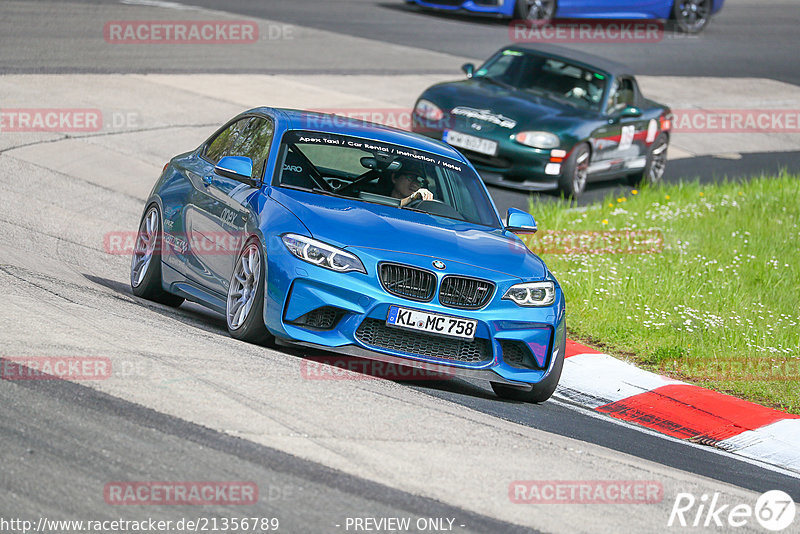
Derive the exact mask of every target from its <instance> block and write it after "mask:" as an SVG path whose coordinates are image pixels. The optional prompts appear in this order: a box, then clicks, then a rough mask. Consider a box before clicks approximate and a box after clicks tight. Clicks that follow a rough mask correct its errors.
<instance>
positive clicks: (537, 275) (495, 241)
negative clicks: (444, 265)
mask: <svg viewBox="0 0 800 534" xmlns="http://www.w3.org/2000/svg"><path fill="white" fill-rule="evenodd" d="M271 196H272V197H273V198H274V199H275V200H276V201H278V202H280V203H281V204H282V205H283V206H285V207H286V208H287V209H289V210H290V211H291V212H293V213H294V214H295V215H296V216H297V217H298V218H299V219H300V220H301V221H302V222H303V224H304V225H305V226H306V228H308V229H309V231H310V232H311V234H312V236H313V237H314V238H316V239H320V240H322V241H325V242H327V243H330V244H332V245H336V246H339V247H349V248H356V249H357V248H362V249H367V248H370V249H382V250H391V251H394V252H400V253H407V254H417V255H421V256H429V257H432V258H436V259H441V260H445V261H451V262H458V263H463V264H466V265H470V266H473V267H476V268H479V269H487V270H490V271H495V272H498V273H503V274H506V275H509V276H512V277H518V278H521V279H525V280H541V279H544V277H545V275H546V272H547V271H546V268H545V266H544V263H543V262H542V260H540V259H539V258H538V257H537V256H536V255H535V254H533V253H531V252H530V251H529V250H528V249H527V247H525V245H524V244H522V243H520V242H519V240H518V239H517V238H516V237H515V236H513V235H510V234H508V233H507V232H505V231H504V230H502V229H499V228H498V229H492V228H488V227H485V226H480V225H476V224H472V223H468V222H464V221H457V220H453V219H447V218H444V217H436V216H433V215H430V214H427V213H421V212H416V211H412V210H406V209H398V208H395V207H392V206H383V205H380V204H372V203H367V202H360V201H357V200H350V199H346V198H337V197H331V196H326V195H319V194H314V193H308V192H305V191H297V190H292V189H287V188H273V189H272V192H271ZM487 276H489V275H488V274H487Z"/></svg>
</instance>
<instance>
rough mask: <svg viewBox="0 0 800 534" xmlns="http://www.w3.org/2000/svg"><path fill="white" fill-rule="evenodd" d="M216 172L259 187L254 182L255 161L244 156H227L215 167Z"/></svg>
mask: <svg viewBox="0 0 800 534" xmlns="http://www.w3.org/2000/svg"><path fill="white" fill-rule="evenodd" d="M214 172H215V173H217V174H219V175H220V176H224V177H225V178H230V179H231V180H236V181H238V182H242V183H245V184H247V185H249V186H250V187H257V186H258V182H257V181H256V180H253V160H251V159H250V158H247V157H244V156H225V157H224V158H222V159H221V160H219V161H218V162H217V164H216V165H215V166H214Z"/></svg>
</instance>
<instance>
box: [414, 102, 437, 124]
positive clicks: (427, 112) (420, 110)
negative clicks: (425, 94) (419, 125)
mask: <svg viewBox="0 0 800 534" xmlns="http://www.w3.org/2000/svg"><path fill="white" fill-rule="evenodd" d="M414 112H415V113H416V114H417V115H418V116H420V117H422V118H423V119H427V120H429V121H440V120H442V119H443V118H444V112H443V111H442V110H441V108H439V106H437V105H436V104H434V103H433V102H431V101H430V100H425V99H424V98H420V99H419V102H417V105H416V107H415V108H414Z"/></svg>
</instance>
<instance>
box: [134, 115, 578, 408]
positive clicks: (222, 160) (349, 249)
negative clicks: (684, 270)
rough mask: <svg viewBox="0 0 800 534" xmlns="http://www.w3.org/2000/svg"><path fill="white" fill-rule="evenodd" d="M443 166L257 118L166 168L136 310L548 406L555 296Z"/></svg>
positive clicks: (475, 194)
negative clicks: (167, 311) (204, 315)
mask: <svg viewBox="0 0 800 534" xmlns="http://www.w3.org/2000/svg"><path fill="white" fill-rule="evenodd" d="M535 231H536V224H535V222H534V219H533V217H532V216H531V215H530V214H528V213H525V212H523V211H520V210H514V209H511V210H509V213H508V216H507V218H506V220H505V221H502V220H501V218H500V216H499V214H498V212H497V209H496V208H495V207H494V204H493V203H492V200H491V198H490V197H489V194H488V192H487V190H486V188H485V186H484V185H483V183H482V182H481V180H480V178H479V176H478V174H477V173H476V172H475V170H474V168H473V167H472V165H470V163H469V162H468V161H467V160H466V159H465V158H464V156H462V155H461V154H460V153H459V152H457V151H456V150H455V149H453V148H451V147H449V146H447V145H445V144H443V143H441V142H439V141H435V140H432V139H428V138H425V137H422V136H419V135H416V134H412V133H408V132H402V131H399V130H394V129H390V128H386V127H382V126H378V125H374V124H369V123H364V122H362V121H357V120H354V119H346V118H343V117H337V116H333V115H324V114H317V113H310V112H301V111H295V110H285V109H272V108H257V109H253V110H250V111H247V112H245V113H242V114H241V115H239V116H237V117H235V118H233V119H232V120H231V121H230V122H228V123H227V124H226V125H224V126H223V127H222V128H220V129H219V130H218V131H217V132H216V133H214V135H212V136H211V137H210V138H209V139H208V140H207V141H206V142H205V143H203V144H202V145H200V146H199V147H198V148H196V149H195V150H192V151H191V152H187V153H185V154H181V155H179V156H176V157H175V158H173V159H172V160H171V161H170V162H169V163H168V164H167V165H165V167H164V170H163V173H162V174H161V177H160V178H159V179H158V181H157V182H156V184H155V186H154V188H153V191H152V193H151V194H150V196H149V198H148V200H147V202H146V204H145V208H144V213H143V215H142V219H141V223H140V227H139V232H138V234H137V240H136V245H135V249H134V253H133V259H132V264H131V286H132V288H133V292H134V294H135V295H137V296H139V297H142V298H146V299H151V300H154V301H158V302H161V303H163V304H167V305H172V306H178V305H180V304H181V303H182V302H183V301H184V299H188V300H191V301H194V302H198V303H200V304H202V305H204V306H206V307H208V308H211V309H214V310H216V311H218V312H220V313H222V314H224V315H225V317H226V319H227V325H228V330H229V332H230V334H231V335H232V336H233V337H234V338H237V339H240V340H244V341H248V342H253V343H262V344H263V343H270V342H274V341H277V342H279V343H283V344H291V345H294V346H300V347H313V348H316V349H325V350H333V351H336V352H338V353H340V354H346V355H352V356H358V357H362V358H367V359H372V360H380V361H383V362H388V363H392V364H397V365H404V366H410V367H417V368H423V369H426V370H431V371H433V372H435V373H442V374H445V375H457V376H458V375H460V376H466V377H473V378H480V379H484V380H488V381H489V382H490V383H491V385H492V387H493V389H494V390H495V392H496V393H497V394H498V395H499V396H500V397H504V398H511V399H516V400H523V401H529V402H542V401H545V400H546V399H548V398H549V397H550V396H551V395H552V393H553V391H554V390H555V388H556V385H557V383H558V380H559V377H560V375H561V369H562V365H563V362H564V347H565V343H566V326H565V308H564V296H563V293H562V291H561V288H560V286H559V284H558V282H557V281H556V279H555V278H554V277H553V275H552V273H550V271H548V269H547V267H546V266H545V264H544V262H542V260H541V259H539V258H538V257H537V256H536V255H535V254H533V253H532V252H531V251H529V250H528V248H527V247H526V246H525V244H524V243H523V242H522V241H521V240H520V239H519V237H517V235H516V234H519V233H532V232H535Z"/></svg>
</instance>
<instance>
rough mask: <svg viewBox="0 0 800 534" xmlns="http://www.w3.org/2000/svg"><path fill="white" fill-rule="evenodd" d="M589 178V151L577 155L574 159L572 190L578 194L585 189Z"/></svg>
mask: <svg viewBox="0 0 800 534" xmlns="http://www.w3.org/2000/svg"><path fill="white" fill-rule="evenodd" d="M588 177H589V151H588V150H586V151H584V152H583V153H582V154H578V157H577V158H576V159H575V176H574V177H573V178H572V190H573V191H575V193H580V192H581V191H583V189H584V188H585V187H586V180H587V179H588Z"/></svg>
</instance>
